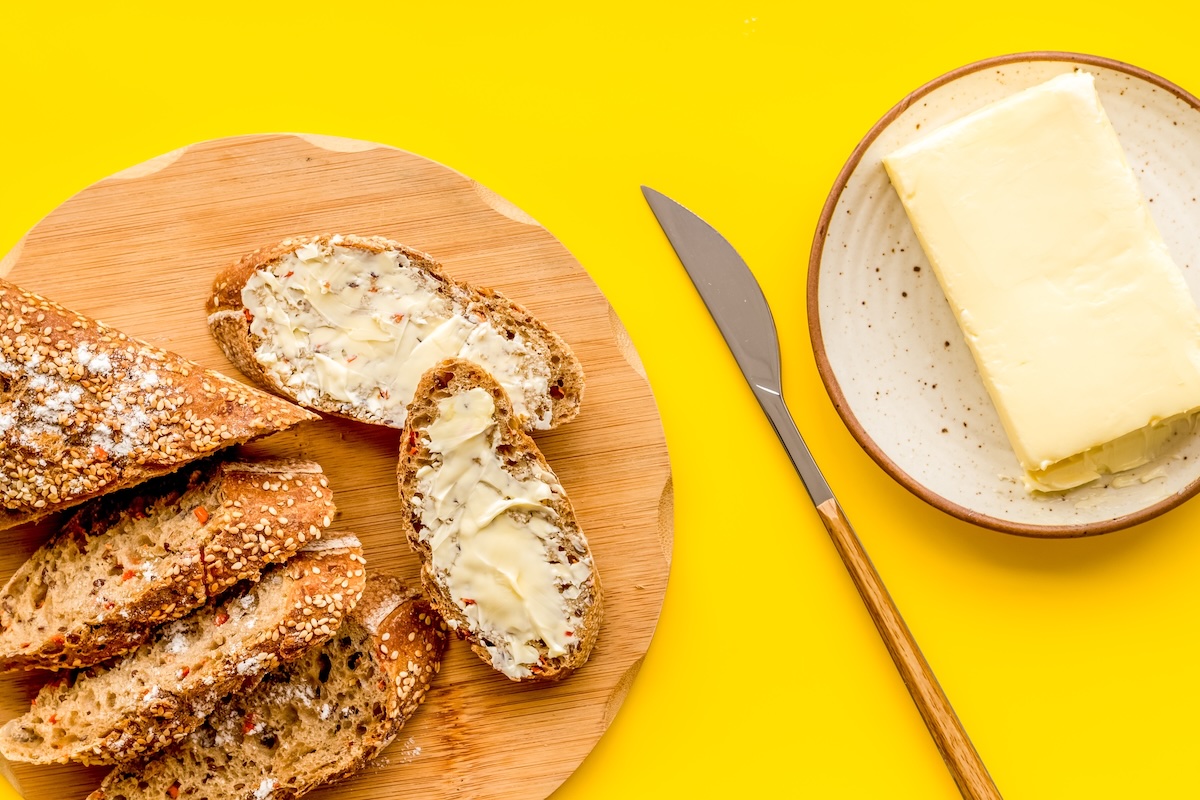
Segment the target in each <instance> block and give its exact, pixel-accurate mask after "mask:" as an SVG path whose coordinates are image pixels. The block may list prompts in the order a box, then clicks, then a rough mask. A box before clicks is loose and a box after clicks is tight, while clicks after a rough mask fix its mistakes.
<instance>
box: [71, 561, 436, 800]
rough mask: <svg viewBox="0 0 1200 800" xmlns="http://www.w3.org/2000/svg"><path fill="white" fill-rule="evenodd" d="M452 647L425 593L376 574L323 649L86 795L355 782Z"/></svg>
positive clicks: (284, 791) (287, 792) (154, 799)
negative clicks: (187, 734) (447, 645)
mask: <svg viewBox="0 0 1200 800" xmlns="http://www.w3.org/2000/svg"><path fill="white" fill-rule="evenodd" d="M445 645H446V633H445V625H444V624H443V623H442V621H441V619H440V618H439V617H438V616H437V614H436V613H435V612H433V611H432V610H431V609H430V607H429V603H428V601H427V600H425V599H424V598H423V597H422V596H421V594H420V592H419V591H416V590H414V589H410V588H408V587H407V586H406V585H405V584H404V583H403V582H402V581H401V580H400V579H399V578H396V577H393V576H391V575H371V576H370V577H369V578H368V579H367V585H366V588H365V589H364V590H363V597H362V600H361V601H359V603H358V605H357V606H356V607H355V608H354V610H353V611H352V612H351V613H350V614H348V615H347V616H346V619H345V621H344V622H343V623H342V627H341V628H340V629H339V630H338V632H337V634H336V635H335V636H334V637H333V638H332V639H330V640H329V641H328V642H327V643H326V644H325V645H324V646H323V647H321V648H317V649H314V650H310V651H309V652H308V653H306V654H305V655H304V656H303V657H301V658H299V659H297V660H296V661H294V662H292V663H290V664H287V665H285V666H284V667H283V668H281V669H280V670H278V671H276V672H274V673H272V674H270V675H268V676H267V677H266V678H265V679H264V680H263V682H262V683H261V684H260V685H259V686H258V688H257V689H255V690H254V692H252V693H251V694H248V695H245V696H234V697H232V698H230V700H229V703H228V704H226V705H223V706H221V707H220V708H219V709H218V710H217V711H216V712H215V713H214V714H213V716H211V717H209V719H208V720H207V722H206V723H205V724H204V725H203V726H201V727H200V728H199V729H198V730H196V731H195V732H194V733H192V734H191V735H189V736H188V737H187V738H186V739H184V740H183V741H181V742H179V743H178V744H176V745H174V746H172V747H170V748H168V749H166V750H163V751H161V752H159V753H158V754H156V755H155V756H153V757H151V758H150V759H148V760H145V761H141V762H138V763H134V764H130V765H126V766H121V767H118V768H117V769H115V770H113V771H112V772H111V773H110V774H109V775H108V776H107V777H106V778H105V779H104V782H103V783H102V784H101V786H100V788H99V789H98V790H96V791H95V792H93V793H92V794H91V795H89V796H88V800H159V799H160V798H169V797H186V798H189V800H204V799H205V798H212V800H217V799H218V798H219V799H220V800H256V799H257V800H261V798H263V797H270V798H271V800H294V798H297V797H300V796H301V795H303V794H306V793H308V792H309V791H312V790H313V789H315V788H316V787H318V786H320V785H323V784H328V783H331V782H333V781H337V780H340V779H342V778H346V777H349V776H350V775H353V774H354V773H355V772H357V771H358V770H360V769H361V768H362V767H364V766H366V765H367V764H368V763H369V762H370V761H371V760H372V759H374V758H375V757H376V756H377V755H379V753H380V752H381V751H382V750H383V749H384V748H385V747H387V746H388V744H390V743H391V741H392V740H393V739H394V738H395V737H396V734H397V733H398V732H399V731H400V728H401V727H402V726H403V725H404V723H405V722H406V721H407V720H408V718H409V717H411V716H412V714H413V713H414V712H415V711H416V710H417V707H418V706H419V705H420V704H421V702H422V701H423V700H424V699H425V693H426V691H427V690H428V689H429V686H430V682H431V681H432V680H433V677H434V675H435V674H436V673H437V671H438V670H439V668H440V666H441V655H442V651H443V649H444V648H445Z"/></svg>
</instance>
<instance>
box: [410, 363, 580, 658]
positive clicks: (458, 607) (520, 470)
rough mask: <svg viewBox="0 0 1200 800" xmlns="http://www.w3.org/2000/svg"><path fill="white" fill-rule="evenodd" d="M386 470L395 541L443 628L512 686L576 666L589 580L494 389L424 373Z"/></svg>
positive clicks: (461, 367)
mask: <svg viewBox="0 0 1200 800" xmlns="http://www.w3.org/2000/svg"><path fill="white" fill-rule="evenodd" d="M397 474H398V481H399V489H400V498H401V500H402V501H403V502H404V505H405V509H406V513H405V514H404V515H403V518H404V529H405V534H406V536H407V538H408V542H409V544H410V545H411V546H412V547H413V549H414V550H415V551H416V552H417V554H418V555H419V556H420V557H421V561H422V570H421V576H422V579H423V581H424V585H425V589H426V591H427V592H428V593H429V594H430V596H431V597H432V598H433V602H434V605H435V607H436V608H437V610H438V611H439V612H440V613H441V615H442V616H443V617H444V618H445V620H446V623H447V624H448V625H449V626H450V627H451V628H452V629H454V630H457V631H458V632H459V633H460V634H462V635H463V636H464V637H465V638H466V639H468V640H469V641H470V643H471V647H472V649H473V650H474V651H475V652H476V653H477V654H478V655H479V656H480V658H482V659H483V660H484V661H485V662H487V663H489V664H491V665H492V666H493V667H494V668H495V669H497V670H499V671H500V672H501V673H503V674H504V675H506V676H507V677H508V678H510V679H512V680H514V681H525V680H532V681H553V680H558V679H561V678H564V677H566V676H567V675H569V674H570V673H571V672H572V671H573V670H575V669H577V668H578V667H580V666H582V665H583V663H584V662H585V661H586V660H587V658H588V655H589V653H590V652H591V650H592V647H593V645H595V643H596V637H597V635H598V633H599V629H600V621H601V616H602V603H601V589H600V576H599V573H598V572H597V570H596V565H595V563H594V561H593V558H592V552H591V549H590V547H589V545H588V541H587V538H586V537H585V536H584V533H583V531H582V530H581V529H580V527H579V524H578V522H577V521H576V519H575V512H574V510H573V509H572V508H571V502H570V500H569V499H568V498H567V495H566V492H565V491H564V490H563V488H562V486H561V484H560V483H559V481H558V478H557V476H555V474H554V472H553V471H552V470H551V469H550V467H549V465H548V464H547V463H546V460H545V458H544V457H543V456H542V454H541V452H540V451H539V450H538V448H537V445H536V444H535V443H534V441H533V440H532V439H531V438H529V436H527V435H526V434H525V433H523V432H522V431H521V430H519V428H518V425H517V419H516V417H515V416H514V414H513V409H512V404H511V402H510V400H509V398H508V395H507V394H506V393H505V391H504V388H503V387H502V386H501V385H500V384H499V383H498V382H497V381H496V380H495V379H494V378H493V377H492V376H491V375H489V374H488V373H487V372H485V371H484V370H483V369H481V368H480V367H479V366H478V365H476V364H473V363H471V362H469V361H465V360H462V359H451V360H448V361H445V362H442V363H441V364H439V365H437V366H436V367H434V368H433V369H431V370H430V371H428V372H426V373H425V375H424V376H423V377H422V378H421V381H420V383H419V384H418V386H417V391H416V396H415V398H414V399H413V402H412V406H411V407H410V409H409V414H408V424H407V426H406V427H405V432H404V435H403V437H402V438H401V443H400V460H399V464H398V467H397Z"/></svg>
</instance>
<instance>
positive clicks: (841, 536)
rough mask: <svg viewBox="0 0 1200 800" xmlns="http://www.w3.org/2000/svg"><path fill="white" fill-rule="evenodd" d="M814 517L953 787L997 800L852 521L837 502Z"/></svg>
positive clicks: (974, 799) (974, 797) (977, 798)
mask: <svg viewBox="0 0 1200 800" xmlns="http://www.w3.org/2000/svg"><path fill="white" fill-rule="evenodd" d="M817 513H818V514H820V515H821V522H823V523H824V524H825V528H826V529H827V530H828V531H829V536H830V537H831V538H832V539H833V544H834V546H835V547H836V548H837V551H838V554H839V555H841V557H842V561H843V562H845V564H846V569H848V570H849V571H850V576H851V577H852V578H853V579H854V585H855V586H857V587H858V593H859V594H860V595H862V599H863V602H864V603H866V605H867V610H868V611H869V612H870V614H871V619H873V620H875V627H876V628H878V629H879V634H880V635H881V636H882V637H883V641H884V643H885V644H886V645H887V649H888V652H889V653H891V654H892V660H893V661H895V662H896V668H897V669H898V670H900V676H901V677H902V678H903V679H904V685H905V686H907V687H908V691H909V693H910V694H912V698H913V702H915V703H916V704H917V709H918V710H919V711H920V712H921V717H922V718H923V719H924V720H925V725H926V726H928V728H929V733H930V734H931V735H932V736H933V740H934V742H936V743H937V748H938V750H939V751H940V752H941V754H942V758H943V759H945V761H946V766H947V767H949V769H950V773H951V774H952V775H953V776H954V782H955V783H956V784H958V790H959V791H960V792H962V796H963V797H964V798H966V800H1001V797H1000V792H999V790H997V789H996V784H995V783H993V782H992V778H991V776H990V775H989V774H988V771H987V767H985V766H984V765H983V761H982V760H981V759H980V758H979V753H977V752H976V751H975V745H973V744H971V739H970V738H969V737H968V736H967V732H966V731H965V730H963V726H962V723H961V722H960V721H959V719H958V715H957V714H955V713H954V709H953V708H952V707H951V705H950V701H949V700H947V699H946V694H945V692H943V691H942V687H941V686H939V685H938V682H937V678H935V677H934V675H933V670H931V669H930V668H929V662H927V661H926V660H925V656H923V655H922V654H921V649H920V648H919V647H917V643H916V640H914V639H913V636H912V633H911V632H910V631H909V630H908V626H907V625H906V624H904V619H903V618H902V617H901V616H900V612H899V611H898V610H897V609H896V604H895V603H893V602H892V597H891V595H889V594H888V591H887V589H886V588H885V587H884V585H883V581H882V580H881V579H880V578H879V573H878V572H876V571H875V565H874V564H872V563H871V559H870V558H868V557H867V553H866V551H864V550H863V547H862V543H861V542H859V540H858V536H857V535H855V533H854V529H853V528H851V527H850V521H849V520H847V519H846V515H845V514H844V513H843V512H842V507H841V506H839V505H838V502H837V500H835V499H830V500H826V501H825V502H824V503H821V504H820V505H818V506H817Z"/></svg>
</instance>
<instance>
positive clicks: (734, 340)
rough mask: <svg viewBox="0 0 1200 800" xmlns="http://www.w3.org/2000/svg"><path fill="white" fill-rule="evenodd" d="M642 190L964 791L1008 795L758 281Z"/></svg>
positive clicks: (667, 203)
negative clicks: (805, 417) (786, 381)
mask: <svg viewBox="0 0 1200 800" xmlns="http://www.w3.org/2000/svg"><path fill="white" fill-rule="evenodd" d="M642 194H643V195H645V197H646V202H647V203H649V204H650V209H651V210H652V211H653V212H654V216H655V217H656V218H657V219H658V224H659V225H660V226H661V227H662V229H663V232H664V233H665V234H666V235H667V239H668V240H669V241H670V242H671V246H672V247H673V248H674V249H675V254H676V255H677V256H679V260H680V261H681V262H682V263H683V267H684V269H685V270H687V273H688V277H690V278H691V279H692V283H693V284H694V285H695V286H696V290H697V291H698V292H700V297H701V298H702V299H703V300H704V305H705V306H707V307H708V311H709V313H710V314H711V315H712V318H713V320H714V321H715V322H716V323H717V327H718V328H720V330H721V335H722V336H724V337H725V342H726V344H728V345H729V349H730V350H731V351H732V352H733V356H734V358H735V359H736V360H737V363H738V366H739V367H741V370H742V374H743V375H744V376H745V377H746V381H747V382H748V383H749V384H750V388H751V389H753V390H754V396H755V397H757V398H758V402H759V405H761V406H762V409H763V411H765V412H766V414H767V417H768V418H769V419H770V420H771V426H772V427H773V428H774V429H775V433H776V435H778V436H779V440H780V441H781V442H782V443H783V446H784V448H786V449H787V453H788V456H789V457H790V458H791V460H792V464H793V465H794V466H795V468H796V471H797V472H798V473H799V474H800V479H801V480H802V481H803V482H804V487H805V488H806V489H807V490H808V495H809V497H811V498H812V502H813V505H815V506H816V507H817V514H818V515H819V516H820V518H821V522H822V523H823V524H824V525H825V528H826V529H827V530H828V531H829V535H830V537H831V538H832V539H833V544H834V547H836V548H837V551H838V555H840V556H841V558H842V562H843V563H844V564H845V565H846V569H847V570H848V571H849V572H850V577H851V578H852V579H853V581H854V585H855V587H857V589H858V593H859V594H860V595H861V596H862V599H863V602H864V603H865V604H866V606H867V611H868V612H870V614H871V619H873V620H874V621H875V627H876V628H878V629H879V634H880V636H882V637H883V641H884V643H885V644H886V645H887V649H888V652H889V653H890V654H891V656H892V660H893V661H894V662H895V663H896V668H897V669H898V670H899V671H900V676H901V678H903V680H904V684H905V685H906V686H907V687H908V691H909V693H910V694H911V695H912V698H913V702H915V703H916V705H917V709H918V710H919V711H920V712H921V717H922V718H923V719H924V720H925V725H926V727H928V728H929V733H930V734H931V735H932V736H933V740H934V742H935V743H936V744H937V748H938V750H939V751H940V752H941V754H942V758H943V759H944V760H945V762H946V766H947V767H948V768H949V769H950V773H951V774H952V775H953V776H954V782H955V783H956V784H957V785H958V789H959V791H960V792H961V793H962V796H963V797H964V798H967V800H999V798H1000V792H999V791H998V790H997V789H996V785H995V784H994V783H993V782H992V778H991V776H990V775H989V774H988V771H987V768H986V767H985V766H984V764H983V761H982V759H980V757H979V753H978V752H977V751H976V750H975V746H974V745H973V744H972V743H971V740H970V738H969V737H968V736H967V732H966V731H965V730H964V729H963V726H962V722H961V721H959V719H958V715H957V714H955V713H954V709H953V707H951V705H950V701H949V700H948V699H947V698H946V694H945V692H943V691H942V687H941V686H940V685H939V684H938V682H937V678H935V677H934V675H933V671H932V670H931V669H930V667H929V662H927V661H926V660H925V656H924V655H922V654H921V650H920V648H919V647H917V643H916V640H915V639H913V635H912V632H911V631H909V629H908V626H907V625H906V624H905V623H904V619H903V618H902V617H901V616H900V612H899V610H898V609H897V608H896V604H895V603H894V602H893V601H892V598H891V596H890V595H889V594H888V591H887V589H886V588H885V587H884V585H883V581H882V580H881V579H880V577H879V573H878V572H877V571H876V570H875V566H874V565H873V564H872V563H871V559H870V558H868V557H867V554H866V551H864V550H863V547H862V543H861V542H860V541H859V540H858V536H857V535H856V534H855V533H854V529H853V528H851V527H850V522H849V520H847V519H846V515H845V514H844V513H843V512H842V508H841V506H839V505H838V501H837V499H836V498H834V496H833V491H832V490H831V489H830V488H829V484H828V483H827V482H826V481H825V477H824V476H823V475H822V474H821V470H820V469H819V468H818V467H817V463H816V461H814V460H813V457H812V454H811V453H810V452H809V451H808V446H807V445H806V444H805V443H804V438H803V437H802V436H801V435H800V431H799V430H797V428H796V423H795V422H794V421H793V420H792V415H791V414H790V413H789V412H788V408H787V404H786V403H785V402H784V400H783V384H782V380H781V367H780V357H779V337H778V335H777V334H776V332H775V322H774V319H773V318H772V316H771V309H770V307H769V306H768V305H767V299H766V297H764V296H763V293H762V289H761V288H760V287H759V285H758V281H756V280H755V279H754V275H753V273H751V272H750V268H749V267H747V266H746V262H745V261H743V260H742V258H741V256H739V255H738V254H737V251H736V250H734V249H733V246H732V245H730V244H729V242H727V241H726V240H725V238H724V237H723V236H721V234H719V233H717V231H716V230H715V229H713V227H712V226H711V225H709V224H708V223H707V222H705V221H704V220H702V219H700V217H698V216H696V215H695V214H693V213H692V212H691V211H689V210H688V209H686V208H684V207H683V206H681V205H679V204H678V203H676V202H675V201H674V200H671V199H670V198H669V197H667V196H666V195H663V194H660V193H659V192H656V191H654V190H653V189H651V188H649V187H647V186H643V187H642Z"/></svg>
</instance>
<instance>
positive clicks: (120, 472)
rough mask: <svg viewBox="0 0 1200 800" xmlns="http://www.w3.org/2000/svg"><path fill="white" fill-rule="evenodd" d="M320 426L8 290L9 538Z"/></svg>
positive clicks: (0, 484) (5, 429)
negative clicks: (244, 447) (235, 450)
mask: <svg viewBox="0 0 1200 800" xmlns="http://www.w3.org/2000/svg"><path fill="white" fill-rule="evenodd" d="M313 419H317V417H316V415H314V414H311V413H309V412H307V411H305V410H304V409H302V408H298V407H297V406H295V405H292V404H291V403H287V402H285V401H283V400H280V399H279V398H276V397H272V396H270V395H268V394H264V393H263V392H260V391H258V390H256V389H252V388H250V387H248V386H245V385H243V384H241V383H238V382H237V381H234V380H231V379H229V378H226V377H225V376H224V375H221V374H219V373H216V372H212V371H210V370H205V369H203V368H201V367H200V366H199V365H197V364H194V363H192V362H191V361H188V360H186V359H184V358H183V357H181V356H178V355H176V354H174V353H171V352H168V351H166V350H162V349H160V348H157V347H154V346H152V345H149V344H146V343H145V342H140V341H138V340H136V339H132V338H130V337H128V336H126V335H125V334H124V333H121V332H120V331H117V330H114V329H113V328H110V327H108V326H107V325H104V324H103V323H101V322H97V321H96V320H94V319H91V318H89V317H87V316H84V315H83V314H78V313H76V312H74V311H70V310H68V309H66V308H64V307H62V306H60V305H58V304H57V303H53V302H51V301H49V300H46V299H45V298H43V297H39V296H38V295H35V294H32V293H30V292H27V291H25V290H23V289H21V288H20V287H18V286H15V285H13V284H11V283H8V282H6V281H3V280H0V529H2V528H9V527H12V526H14V525H20V524H23V523H26V522H32V521H34V520H37V519H40V518H42V517H44V516H47V515H48V514H51V513H53V512H55V511H60V510H62V509H65V508H70V507H71V506H75V505H78V504H80V503H82V502H84V501H85V500H88V499H90V498H92V497H97V496H99V495H102V494H106V493H108V492H111V491H115V490H117V489H121V488H124V487H127V486H133V485H136V484H138V483H141V482H143V481H145V480H148V479H149V478H152V477H155V476H158V475H164V474H166V473H168V472H173V471H175V470H176V469H179V468H180V467H181V466H183V465H184V464H186V463H188V462H190V461H193V460H195V459H197V458H201V457H203V456H206V455H209V454H211V453H213V452H214V451H216V450H219V449H221V448H224V447H228V446H230V445H234V444H239V443H241V442H245V441H247V440H249V439H252V438H255V437H258V436H264V435H266V434H270V433H274V432H276V431H279V430H283V429H284V428H288V427H291V426H292V425H295V424H296V423H298V422H303V421H305V420H313Z"/></svg>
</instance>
